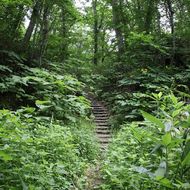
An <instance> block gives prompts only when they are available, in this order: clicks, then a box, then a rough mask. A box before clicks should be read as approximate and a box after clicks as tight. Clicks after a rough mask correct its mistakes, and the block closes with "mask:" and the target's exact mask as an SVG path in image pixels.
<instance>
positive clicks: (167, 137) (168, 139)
mask: <svg viewBox="0 0 190 190" xmlns="http://www.w3.org/2000/svg"><path fill="white" fill-rule="evenodd" d="M171 141H172V137H171V134H170V133H166V134H165V135H164V136H163V137H162V144H163V145H165V146H168V145H169V144H170V143H171Z"/></svg>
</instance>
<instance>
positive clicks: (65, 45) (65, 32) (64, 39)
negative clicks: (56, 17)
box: [60, 7, 68, 62]
mask: <svg viewBox="0 0 190 190" xmlns="http://www.w3.org/2000/svg"><path fill="white" fill-rule="evenodd" d="M66 18H67V13H66V10H65V8H64V7H62V10H61V19H62V20H61V21H62V25H61V27H62V28H61V37H62V42H61V50H60V58H61V61H62V62H65V60H67V57H68V42H67V40H68V39H67V37H68V26H67V24H66V23H67V19H66Z"/></svg>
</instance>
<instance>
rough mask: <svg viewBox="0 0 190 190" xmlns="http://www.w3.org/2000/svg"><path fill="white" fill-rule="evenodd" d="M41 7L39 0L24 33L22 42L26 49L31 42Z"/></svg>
mask: <svg viewBox="0 0 190 190" xmlns="http://www.w3.org/2000/svg"><path fill="white" fill-rule="evenodd" d="M40 9H41V2H40V1H37V2H36V4H35V5H34V8H33V11H32V15H31V18H30V23H29V25H28V28H27V30H26V33H25V35H24V39H23V42H22V49H24V50H26V49H27V48H28V46H29V42H30V39H31V36H32V33H33V31H34V28H35V25H36V23H37V20H38V17H39V13H40Z"/></svg>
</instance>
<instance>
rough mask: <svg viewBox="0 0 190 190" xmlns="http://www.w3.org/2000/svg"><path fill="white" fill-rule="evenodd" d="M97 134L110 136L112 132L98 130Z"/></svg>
mask: <svg viewBox="0 0 190 190" xmlns="http://www.w3.org/2000/svg"><path fill="white" fill-rule="evenodd" d="M96 133H97V134H110V131H108V130H97V131H96Z"/></svg>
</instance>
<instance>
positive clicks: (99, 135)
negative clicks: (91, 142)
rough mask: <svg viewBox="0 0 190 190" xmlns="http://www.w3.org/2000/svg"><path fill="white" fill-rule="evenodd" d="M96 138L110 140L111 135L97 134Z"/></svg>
mask: <svg viewBox="0 0 190 190" xmlns="http://www.w3.org/2000/svg"><path fill="white" fill-rule="evenodd" d="M97 137H98V138H111V134H98V135H97Z"/></svg>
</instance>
